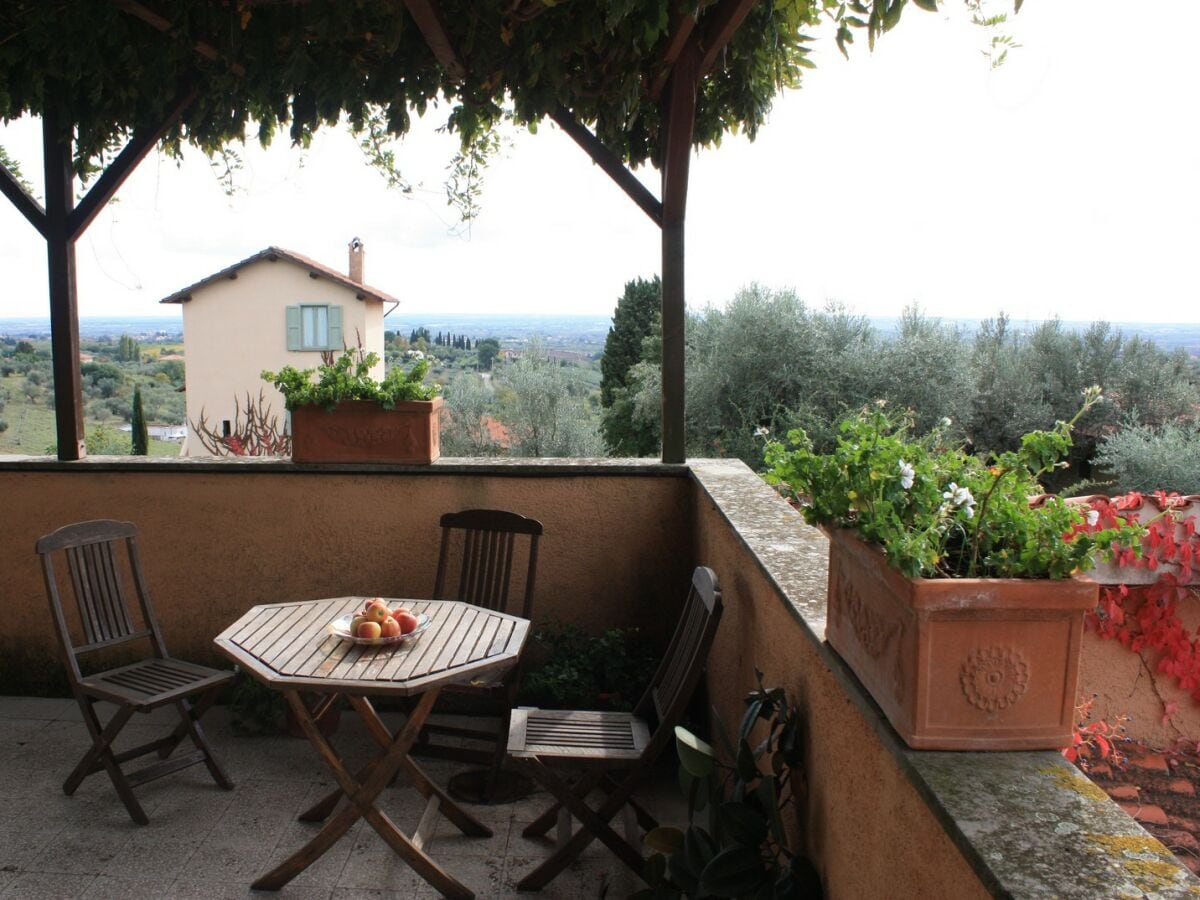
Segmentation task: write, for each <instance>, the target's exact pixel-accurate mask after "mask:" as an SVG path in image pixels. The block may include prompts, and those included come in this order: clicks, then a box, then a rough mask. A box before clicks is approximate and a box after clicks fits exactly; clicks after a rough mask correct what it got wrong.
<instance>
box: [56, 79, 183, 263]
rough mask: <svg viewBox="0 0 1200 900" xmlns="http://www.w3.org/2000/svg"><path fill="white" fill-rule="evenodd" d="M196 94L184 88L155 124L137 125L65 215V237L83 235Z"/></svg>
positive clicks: (73, 237) (71, 237)
mask: <svg viewBox="0 0 1200 900" xmlns="http://www.w3.org/2000/svg"><path fill="white" fill-rule="evenodd" d="M198 93H199V92H198V91H197V89H196V88H194V87H188V88H185V89H184V90H182V91H180V92H179V94H178V95H177V96H176V97H175V99H174V100H173V101H172V102H171V104H170V106H168V107H167V109H166V111H165V112H164V113H163V116H162V117H161V118H160V120H159V121H158V122H157V123H156V124H155V125H152V126H148V127H144V128H138V129H137V130H135V131H134V133H133V137H131V138H130V139H129V143H127V144H126V145H125V147H124V149H123V150H121V152H120V153H119V154H117V158H116V159H114V160H113V161H112V162H111V163H109V165H108V167H107V168H106V169H105V170H104V173H103V174H102V175H101V176H100V177H99V178H98V179H96V183H95V184H93V185H92V187H91V189H90V190H89V191H88V192H87V196H85V197H84V198H83V199H82V200H81V201H80V202H79V205H78V206H77V207H75V208H74V209H73V210H71V213H70V215H69V216H68V217H67V236H68V237H69V238H70V239H71V240H75V239H76V238H77V237H79V235H81V234H83V232H84V230H85V229H86V228H87V227H88V225H90V224H91V223H92V220H93V219H95V218H96V216H97V215H99V213H100V210H101V209H103V208H104V204H106V203H107V202H108V201H109V200H111V199H112V197H113V194H115V193H116V192H117V190H118V189H119V188H120V187H121V185H122V184H124V183H125V179H126V178H128V177H129V175H130V174H131V173H132V172H133V170H134V169H135V168H136V167H137V164H138V163H140V162H141V161H142V160H143V159H145V158H146V154H147V153H149V152H150V151H151V150H152V149H153V148H154V145H155V144H157V143H158V142H159V139H160V138H162V136H163V134H165V133H166V130H167V129H168V128H170V127H171V125H172V123H174V122H175V120H176V119H178V118H179V117H180V116H181V115H183V112H184V110H186V109H187V108H188V107H189V106H191V105H192V103H193V102H194V101H195V99H196V97H197V95H198Z"/></svg>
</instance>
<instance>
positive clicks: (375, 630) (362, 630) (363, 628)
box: [354, 619, 382, 639]
mask: <svg viewBox="0 0 1200 900" xmlns="http://www.w3.org/2000/svg"><path fill="white" fill-rule="evenodd" d="M381 632H382V629H381V628H380V627H379V623H378V622H374V621H371V620H370V619H368V620H367V621H366V622H363V623H362V624H361V625H359V626H358V631H356V632H354V634H355V636H356V637H360V638H372V639H373V638H377V637H379V635H380V633H381Z"/></svg>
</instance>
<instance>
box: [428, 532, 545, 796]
mask: <svg viewBox="0 0 1200 900" xmlns="http://www.w3.org/2000/svg"><path fill="white" fill-rule="evenodd" d="M441 527H442V545H441V549H440V551H439V553H438V568H437V578H436V581H435V582H434V587H433V599H434V600H462V601H464V602H466V603H471V604H474V605H475V606H482V607H485V608H486V609H490V610H494V611H496V612H504V613H507V612H511V613H512V614H513V615H519V616H521V618H523V619H529V618H531V617H532V615H533V590H534V583H535V580H536V576H537V562H538V541H539V540H540V539H541V536H542V523H541V522H539V521H538V520H537V519H530V518H526V517H525V516H522V515H518V514H517V513H513V512H507V511H505V510H500V509H465V510H462V511H461V512H454V513H446V514H445V515H444V516H442V518H441ZM522 535H525V536H528V542H527V543H528V547H527V550H526V551H525V554H524V555H525V579H524V582H525V583H524V589H525V590H524V595H523V598H522V600H521V606H520V609H519V610H516V609H513V610H510V609H509V608H508V606H509V593H510V589H511V587H512V581H513V574H514V564H515V563H517V564H519V563H520V561H521V560H520V555H521V552H520V548H519V546H518V540H517V539H518V537H520V536H522ZM522 543H525V542H524V541H522ZM455 572H457V575H456V576H455V574H453V573H455ZM517 685H518V669H517V667H514V668H513V669H510V670H509V671H508V673H506V674H505V675H504V676H503V678H502V679H501V680H499V681H490V680H489V681H482V682H470V683H468V684H450V685H446V687H445V688H444V693H447V694H459V695H463V694H466V695H470V696H473V697H476V698H479V699H480V701H481V704H482V705H483V706H484V708H485V709H487V710H488V711H489V712H491V713H492V714H494V715H496V716H498V717H499V718H500V726H499V728H498V730H497V731H495V732H491V731H484V730H481V729H474V728H458V727H454V726H449V725H439V724H431V725H430V724H427V725H426V726H425V729H424V731H423V733H422V739H421V741H420V742H418V743H417V745H416V746H415V747H414V752H416V753H418V754H425V755H427V756H438V757H442V758H448V759H458V760H462V761H465V762H474V763H485V764H489V765H490V773H491V774H490V776H489V779H488V783H487V785H486V786H485V788H484V790H483V794H484V796H485V797H490V795H491V793H492V789H493V788H494V786H495V780H496V775H497V773H498V772H499V771H500V768H501V767H502V766H503V765H504V758H505V751H506V749H507V742H508V731H509V717H510V715H511V713H512V707H513V704H514V703H515V702H516V692H517ZM434 734H442V735H448V736H453V737H465V738H473V739H475V740H486V741H491V742H494V744H495V746H494V749H492V750H491V751H479V750H470V749H467V748H462V747H449V746H446V745H441V744H436V743H432V742H431V741H430V740H429V738H430V736H431V735H434Z"/></svg>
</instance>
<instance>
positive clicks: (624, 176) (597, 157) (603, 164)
mask: <svg viewBox="0 0 1200 900" xmlns="http://www.w3.org/2000/svg"><path fill="white" fill-rule="evenodd" d="M550 118H552V119H553V120H554V121H555V122H556V123H557V124H558V127H559V128H561V129H562V130H563V131H565V132H566V133H567V134H569V135H570V136H571V138H572V139H574V141H575V143H577V144H578V145H579V146H580V147H582V148H583V150H584V152H585V153H587V155H588V156H590V157H591V158H592V162H594V163H595V164H596V165H598V166H599V167H600V168H601V169H603V170H604V171H605V172H606V173H607V174H608V176H609V178H611V179H612V180H613V181H615V182H616V183H617V185H618V186H619V187H620V188H621V190H623V191H624V192H625V193H626V194H628V195H629V198H630V199H631V200H633V202H634V203H636V204H637V205H638V206H639V207H641V210H642V212H644V213H645V214H646V215H648V216H649V217H650V218H651V219H652V220H653V221H654V224H655V225H657V226H659V227H660V228H661V227H662V223H663V208H662V203H661V202H659V199H658V198H657V197H655V196H654V194H652V193H650V189H649V188H647V187H646V186H645V185H644V184H642V183H641V182H640V181H638V179H637V177H636V176H635V175H634V174H633V173H632V172H631V171H629V169H627V168H626V167H625V164H624V163H623V162H621V160H620V159H618V158H617V156H616V155H615V154H614V153H613V152H612V151H611V150H609V149H608V148H607V147H605V146H604V144H603V143H601V141H600V139H599V138H598V137H596V136H595V135H594V134H592V132H591V131H589V130H588V129H587V128H586V127H584V126H583V125H582V124H580V123H579V122H578V121H577V120H576V119H575V117H574V116H573V115H571V112H570V110H568V109H565V108H563V107H561V106H560V107H559V108H558V109H556V110H555V111H554V112H552V113H550Z"/></svg>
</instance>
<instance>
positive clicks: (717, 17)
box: [700, 0, 758, 78]
mask: <svg viewBox="0 0 1200 900" xmlns="http://www.w3.org/2000/svg"><path fill="white" fill-rule="evenodd" d="M757 2H758V0H721V3H720V5H718V6H717V8H716V10H714V11H713V13H712V16H711V18H710V19H709V21H708V23H707V25H706V27H705V29H704V40H703V43H702V46H701V48H700V49H701V57H700V77H701V78H703V77H704V76H705V75H707V74H708V73H709V72H711V71H712V69H713V66H714V65H716V62H717V57H718V56H720V55H721V51H722V50H724V49H725V45H726V44H728V43H729V42H730V41H731V40H732V39H733V35H734V33H735V32H737V30H738V29H739V28H741V27H742V22H744V21H745V20H746V16H747V15H749V14H750V9H751V8H752V7H753V6H754V4H755V3H757Z"/></svg>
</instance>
